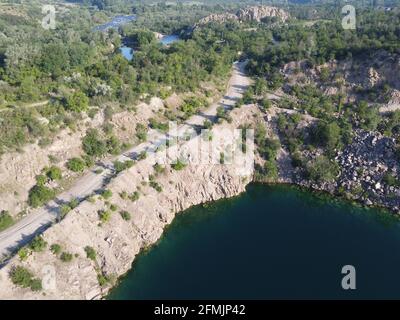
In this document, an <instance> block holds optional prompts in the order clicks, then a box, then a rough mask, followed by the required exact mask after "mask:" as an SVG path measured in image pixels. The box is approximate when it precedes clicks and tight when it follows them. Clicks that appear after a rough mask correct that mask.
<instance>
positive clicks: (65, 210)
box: [60, 204, 72, 219]
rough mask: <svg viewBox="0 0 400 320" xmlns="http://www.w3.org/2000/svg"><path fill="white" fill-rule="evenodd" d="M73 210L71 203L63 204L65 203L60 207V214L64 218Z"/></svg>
mask: <svg viewBox="0 0 400 320" xmlns="http://www.w3.org/2000/svg"><path fill="white" fill-rule="evenodd" d="M71 210H72V208H71V207H70V206H69V205H67V204H63V205H62V206H61V207H60V216H61V219H64V218H65V216H66V215H67V214H68V213H69V212H70V211H71Z"/></svg>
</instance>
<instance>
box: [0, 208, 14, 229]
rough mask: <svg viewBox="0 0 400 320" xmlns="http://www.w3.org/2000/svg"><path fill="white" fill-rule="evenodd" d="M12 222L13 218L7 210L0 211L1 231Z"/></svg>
mask: <svg viewBox="0 0 400 320" xmlns="http://www.w3.org/2000/svg"><path fill="white" fill-rule="evenodd" d="M13 224H14V219H13V218H12V217H11V215H10V214H9V212H8V211H4V210H3V211H1V212H0V231H3V230H5V229H7V228H9V227H11V226H12V225H13Z"/></svg>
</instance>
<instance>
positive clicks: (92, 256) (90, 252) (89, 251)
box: [85, 246, 97, 261]
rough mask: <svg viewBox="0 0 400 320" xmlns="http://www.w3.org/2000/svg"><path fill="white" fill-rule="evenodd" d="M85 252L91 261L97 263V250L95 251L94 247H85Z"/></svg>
mask: <svg viewBox="0 0 400 320" xmlns="http://www.w3.org/2000/svg"><path fill="white" fill-rule="evenodd" d="M85 252H86V257H87V258H89V259H90V260H93V261H95V260H96V256H97V254H96V250H94V249H93V248H92V247H89V246H86V247H85Z"/></svg>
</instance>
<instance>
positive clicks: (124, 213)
mask: <svg viewBox="0 0 400 320" xmlns="http://www.w3.org/2000/svg"><path fill="white" fill-rule="evenodd" d="M119 214H120V215H121V218H122V219H124V220H125V221H129V220H131V214H130V213H129V212H128V211H121V212H120V213H119Z"/></svg>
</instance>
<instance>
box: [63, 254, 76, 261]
mask: <svg viewBox="0 0 400 320" xmlns="http://www.w3.org/2000/svg"><path fill="white" fill-rule="evenodd" d="M73 257H74V256H73V255H72V253H69V252H63V253H61V256H60V259H61V261H62V262H71V261H72V259H73Z"/></svg>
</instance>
